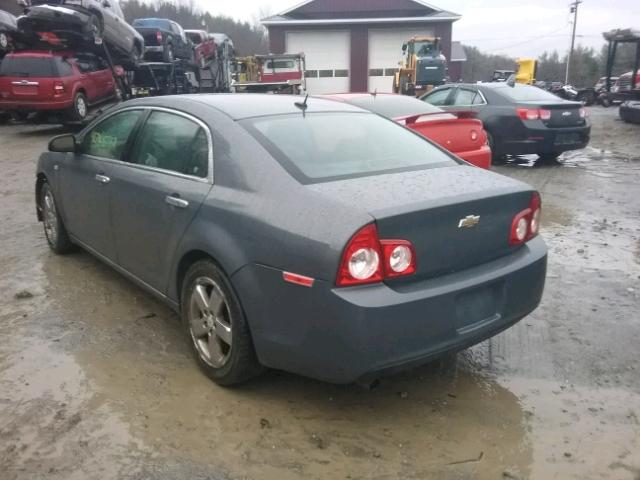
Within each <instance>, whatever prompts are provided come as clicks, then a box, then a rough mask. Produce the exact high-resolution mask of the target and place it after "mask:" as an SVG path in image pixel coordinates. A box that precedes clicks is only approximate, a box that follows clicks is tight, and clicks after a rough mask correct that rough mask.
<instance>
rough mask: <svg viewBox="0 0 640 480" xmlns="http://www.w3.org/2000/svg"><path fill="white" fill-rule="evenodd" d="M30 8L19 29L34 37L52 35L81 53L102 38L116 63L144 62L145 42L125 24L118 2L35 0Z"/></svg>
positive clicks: (103, 0) (19, 21)
mask: <svg viewBox="0 0 640 480" xmlns="http://www.w3.org/2000/svg"><path fill="white" fill-rule="evenodd" d="M31 5H32V6H31V7H30V8H29V11H28V13H27V14H26V15H23V16H21V17H18V27H19V28H20V29H21V30H22V31H24V32H26V33H31V35H32V36H37V33H38V32H52V33H54V34H55V35H57V36H58V37H61V38H65V39H68V41H70V42H71V45H73V46H75V47H78V48H77V50H78V51H79V50H84V49H86V48H89V47H93V46H94V45H95V42H96V39H101V40H102V41H104V42H105V43H106V44H107V46H108V47H110V49H111V54H112V56H113V57H114V61H115V62H116V63H119V64H122V65H124V66H126V67H135V66H137V65H138V63H139V62H140V60H141V59H142V55H143V52H144V40H143V39H142V36H141V35H140V34H139V33H138V32H136V31H135V29H133V28H132V27H131V25H129V24H128V23H127V22H126V20H125V18H124V14H123V13H122V9H121V8H120V5H119V3H118V0H102V1H98V0H58V1H57V2H53V1H46V0H45V1H42V0H32V1H31ZM77 42H80V43H77ZM83 47H84V48H83Z"/></svg>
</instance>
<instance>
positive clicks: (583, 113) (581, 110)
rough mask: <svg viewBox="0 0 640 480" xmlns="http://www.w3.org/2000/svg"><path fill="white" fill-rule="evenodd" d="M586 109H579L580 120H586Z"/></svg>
mask: <svg viewBox="0 0 640 480" xmlns="http://www.w3.org/2000/svg"><path fill="white" fill-rule="evenodd" d="M587 115H588V113H587V109H586V108H584V107H580V118H587Z"/></svg>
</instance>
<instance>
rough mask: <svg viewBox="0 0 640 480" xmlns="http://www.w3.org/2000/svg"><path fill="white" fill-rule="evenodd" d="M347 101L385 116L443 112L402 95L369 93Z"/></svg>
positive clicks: (395, 116) (393, 116)
mask: <svg viewBox="0 0 640 480" xmlns="http://www.w3.org/2000/svg"><path fill="white" fill-rule="evenodd" d="M347 102H348V103H350V104H352V105H356V106H358V107H362V108H364V109H366V110H371V111H372V112H374V113H377V114H378V115H382V116H383V117H387V118H398V117H406V116H409V115H429V114H432V113H443V112H444V110H442V109H440V108H438V107H434V106H433V105H430V104H428V103H426V102H422V101H420V100H417V99H415V98H411V97H406V96H404V95H397V96H396V95H376V96H373V95H371V96H369V97H359V98H354V99H353V100H351V99H349V100H347Z"/></svg>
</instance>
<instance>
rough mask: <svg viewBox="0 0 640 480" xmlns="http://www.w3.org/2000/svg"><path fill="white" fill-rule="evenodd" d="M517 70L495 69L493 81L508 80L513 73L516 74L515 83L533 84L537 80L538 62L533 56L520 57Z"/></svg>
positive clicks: (517, 61)
mask: <svg viewBox="0 0 640 480" xmlns="http://www.w3.org/2000/svg"><path fill="white" fill-rule="evenodd" d="M516 67H517V70H516V71H513V70H494V71H493V78H492V79H491V81H492V82H506V81H508V80H509V77H511V75H515V76H516V78H515V83H522V84H523V85H533V84H534V83H535V81H536V70H537V69H538V62H537V60H535V59H533V58H518V59H517V60H516Z"/></svg>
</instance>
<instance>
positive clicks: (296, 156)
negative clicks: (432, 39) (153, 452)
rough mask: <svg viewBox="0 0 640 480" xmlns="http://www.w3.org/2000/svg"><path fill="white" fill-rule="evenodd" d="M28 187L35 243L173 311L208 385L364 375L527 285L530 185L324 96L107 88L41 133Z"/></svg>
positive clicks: (412, 360)
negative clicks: (101, 104)
mask: <svg viewBox="0 0 640 480" xmlns="http://www.w3.org/2000/svg"><path fill="white" fill-rule="evenodd" d="M36 201H37V214H38V218H39V219H40V220H41V221H43V224H44V231H45V234H46V238H47V240H48V242H49V245H50V247H51V248H52V249H53V251H55V252H56V253H66V252H69V251H71V250H73V249H74V248H75V247H76V246H80V247H82V248H83V249H85V250H87V251H89V252H91V253H92V254H94V255H95V256H97V257H98V258H100V259H101V260H103V261H104V262H106V263H107V264H109V265H111V266H112V267H113V268H115V269H116V270H118V271H119V272H121V273H122V274H123V275H125V276H126V277H128V278H130V279H131V280H132V281H134V282H135V283H137V284H138V285H140V286H142V287H143V288H145V289H147V290H148V291H149V292H151V293H153V294H155V295H156V296H158V297H159V298H161V299H163V300H164V301H166V302H167V303H168V304H169V305H171V306H172V307H173V308H174V309H175V310H176V311H178V312H180V314H181V316H182V319H183V322H184V330H185V334H186V337H187V339H188V342H189V343H190V345H191V346H192V347H193V351H194V354H195V358H196V359H197V361H198V363H199V364H200V366H201V367H202V368H203V370H204V371H205V372H206V373H207V374H208V375H209V376H210V377H211V378H212V379H213V380H215V381H216V382H218V383H219V384H222V385H230V384H234V383H238V382H241V381H243V380H246V379H248V378H250V377H252V376H254V375H255V374H257V373H259V372H260V371H261V370H262V369H263V368H264V367H270V368H277V369H282V370H287V371H290V372H295V373H299V374H302V375H307V376H310V377H314V378H318V379H321V380H324V381H329V382H336V383H348V382H353V381H356V380H361V381H366V380H367V379H371V378H373V377H375V376H378V375H380V374H382V373H387V372H391V371H395V370H397V369H399V368H406V367H408V366H411V365H418V364H421V363H425V362H427V361H429V360H430V359H433V358H435V357H437V356H438V355H441V354H443V353H444V352H448V351H454V350H459V349H463V348H466V347H468V346H470V345H473V344H475V343H478V342H480V341H482V340H484V339H486V338H488V337H490V336H492V335H495V334H496V333H498V332H500V331H501V330H504V329H505V328H508V327H509V326H511V325H513V324H514V323H515V322H517V321H518V320H519V319H521V318H522V317H524V316H525V315H527V314H528V313H530V312H531V311H532V310H533V309H535V308H536V306H537V305H538V303H539V301H540V297H541V295H542V290H543V287H544V280H545V270H546V259H547V249H546V246H545V244H544V242H543V240H542V239H541V237H540V236H539V235H538V228H539V216H540V197H539V195H538V193H537V192H536V191H534V190H533V189H532V188H531V187H530V186H528V185H526V184H523V183H520V182H517V181H514V180H511V179H509V178H506V177H503V176H500V175H497V174H495V173H492V172H489V171H485V170H481V169H479V168H475V167H472V166H469V165H468V164H464V163H463V162H461V161H459V160H457V159H456V158H455V157H453V156H451V155H450V154H448V153H447V152H446V151H444V150H442V149H440V148H439V147H437V146H435V145H434V144H432V143H431V142H429V141H428V140H425V139H424V138H423V137H421V136H419V135H417V134H415V133H413V132H412V131H410V130H408V129H405V128H404V127H402V126H400V125H398V124H396V123H395V122H393V121H390V120H387V119H384V118H382V117H380V116H378V115H375V114H373V113H371V112H368V111H364V110H362V109H360V108H357V107H354V106H350V105H347V104H344V103H338V102H333V101H330V100H324V99H315V98H314V99H311V98H310V99H308V100H304V99H302V98H299V97H293V96H285V95H246V96H245V95H243V96H240V95H207V96H180V97H160V98H149V99H144V100H134V101H131V102H126V103H124V104H122V105H120V106H119V107H117V108H115V109H113V110H111V111H109V112H108V113H106V114H104V115H103V116H102V117H101V118H99V119H98V120H97V121H95V122H94V123H93V124H91V125H90V126H88V127H87V128H86V129H85V130H84V131H82V132H81V133H80V134H79V135H76V136H73V135H63V136H59V137H56V138H54V139H53V140H52V141H51V143H50V145H49V152H47V153H44V154H43V155H42V156H41V158H40V160H39V162H38V169H37V180H36Z"/></svg>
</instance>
